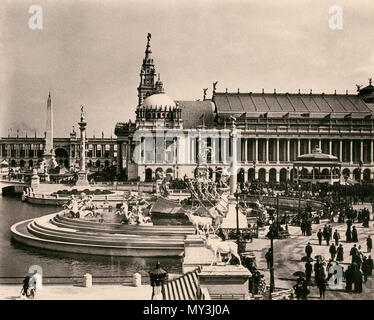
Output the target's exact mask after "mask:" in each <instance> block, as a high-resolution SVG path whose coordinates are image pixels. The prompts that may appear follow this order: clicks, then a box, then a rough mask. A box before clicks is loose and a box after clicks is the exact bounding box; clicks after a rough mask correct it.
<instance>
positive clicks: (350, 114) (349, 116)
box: [344, 112, 352, 119]
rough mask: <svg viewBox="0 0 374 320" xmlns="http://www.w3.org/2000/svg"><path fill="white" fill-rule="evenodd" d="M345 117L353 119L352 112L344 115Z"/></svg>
mask: <svg viewBox="0 0 374 320" xmlns="http://www.w3.org/2000/svg"><path fill="white" fill-rule="evenodd" d="M344 119H352V112H351V113H348V114H346V115H345V116H344Z"/></svg>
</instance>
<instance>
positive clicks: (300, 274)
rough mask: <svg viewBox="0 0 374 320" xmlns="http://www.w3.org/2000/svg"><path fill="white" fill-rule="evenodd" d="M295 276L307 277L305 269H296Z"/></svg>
mask: <svg viewBox="0 0 374 320" xmlns="http://www.w3.org/2000/svg"><path fill="white" fill-rule="evenodd" d="M293 275H294V276H295V277H305V272H303V271H296V272H294V273H293Z"/></svg>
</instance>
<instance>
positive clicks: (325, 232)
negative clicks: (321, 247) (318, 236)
mask: <svg viewBox="0 0 374 320" xmlns="http://www.w3.org/2000/svg"><path fill="white" fill-rule="evenodd" d="M323 238H324V239H325V241H326V244H327V245H330V234H329V228H328V227H327V225H325V227H324V228H323Z"/></svg>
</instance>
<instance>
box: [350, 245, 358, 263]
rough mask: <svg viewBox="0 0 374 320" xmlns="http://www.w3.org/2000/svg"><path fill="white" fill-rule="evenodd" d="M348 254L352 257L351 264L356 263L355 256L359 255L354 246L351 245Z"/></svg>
mask: <svg viewBox="0 0 374 320" xmlns="http://www.w3.org/2000/svg"><path fill="white" fill-rule="evenodd" d="M349 254H350V256H351V257H352V263H354V262H356V261H357V256H358V255H359V253H358V249H357V247H356V245H353V247H352V248H351V251H350V253H349Z"/></svg>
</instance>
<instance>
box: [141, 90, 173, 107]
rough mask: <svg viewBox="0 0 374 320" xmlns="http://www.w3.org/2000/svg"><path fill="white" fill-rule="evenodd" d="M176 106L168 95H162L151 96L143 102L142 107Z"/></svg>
mask: <svg viewBox="0 0 374 320" xmlns="http://www.w3.org/2000/svg"><path fill="white" fill-rule="evenodd" d="M175 106H176V104H175V102H174V101H173V99H171V98H170V97H169V96H168V95H166V94H164V93H157V94H152V95H151V96H149V97H147V99H145V100H144V102H143V107H153V108H155V107H175Z"/></svg>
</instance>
